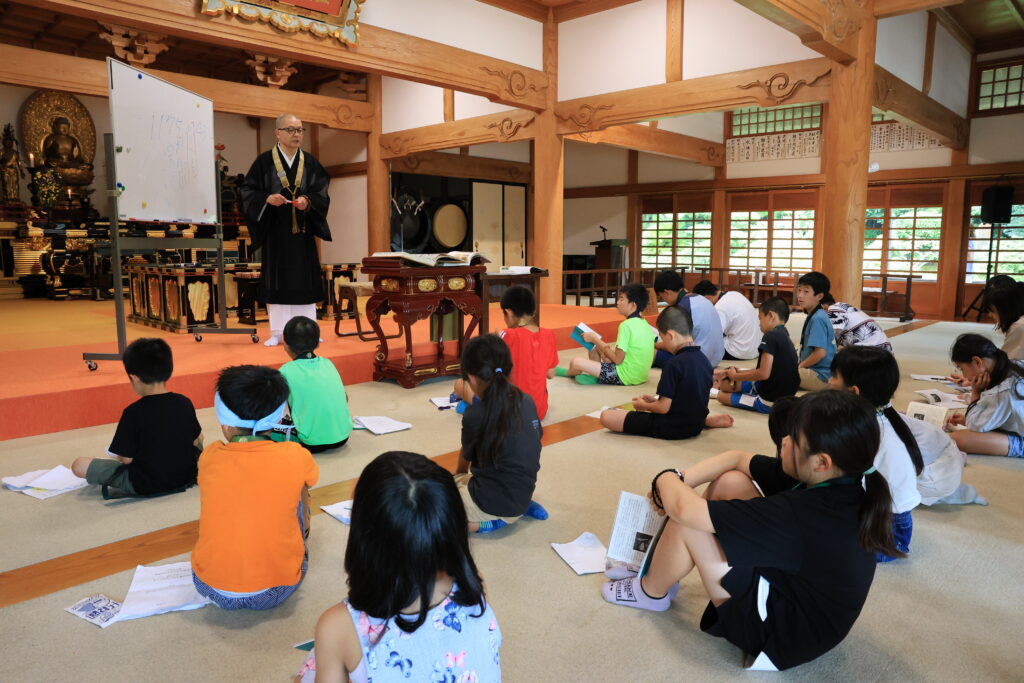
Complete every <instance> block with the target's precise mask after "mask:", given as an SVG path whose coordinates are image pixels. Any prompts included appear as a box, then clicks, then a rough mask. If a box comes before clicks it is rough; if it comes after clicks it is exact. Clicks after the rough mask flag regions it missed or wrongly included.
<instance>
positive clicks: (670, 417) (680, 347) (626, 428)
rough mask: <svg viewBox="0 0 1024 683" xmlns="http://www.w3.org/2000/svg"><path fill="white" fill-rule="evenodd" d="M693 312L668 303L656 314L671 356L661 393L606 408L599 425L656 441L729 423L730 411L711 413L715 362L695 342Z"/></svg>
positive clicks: (659, 386)
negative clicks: (622, 407) (630, 406)
mask: <svg viewBox="0 0 1024 683" xmlns="http://www.w3.org/2000/svg"><path fill="white" fill-rule="evenodd" d="M691 325H692V322H691V319H690V313H689V311H687V310H685V309H683V308H679V307H678V306H669V307H668V308H666V309H665V310H663V311H662V312H661V314H660V315H658V332H659V334H661V343H662V345H663V348H664V349H665V350H667V351H668V352H669V353H671V354H672V356H671V360H670V361H669V362H668V363H667V364H666V365H665V367H664V368H663V369H662V371H661V380H660V381H659V382H658V396H650V395H646V394H645V395H644V396H639V397H637V398H634V399H633V407H634V408H636V410H629V411H627V410H620V409H613V410H605V411H604V412H602V413H601V424H603V425H604V426H605V427H607V428H608V429H610V430H612V431H613V432H624V433H626V434H635V435H637V436H653V437H655V438H656V439H689V438H690V437H692V436H697V435H698V434H700V432H701V430H702V429H704V427H729V426H732V418H731V417H729V416H728V415H711V416H709V415H708V396H709V393H710V391H711V363H709V362H708V359H707V358H705V357H704V354H703V353H701V352H700V347H698V346H695V345H694V344H693V337H692V336H691V335H692V328H691Z"/></svg>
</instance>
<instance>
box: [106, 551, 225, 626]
mask: <svg viewBox="0 0 1024 683" xmlns="http://www.w3.org/2000/svg"><path fill="white" fill-rule="evenodd" d="M209 604H210V599H209V598H207V597H205V596H202V595H200V594H199V591H197V590H196V586H195V583H193V581H192V563H191V562H188V561H186V562H173V563H171V564H162V565H157V566H155V567H145V566H143V565H141V564H140V565H138V566H136V567H135V574H134V575H133V576H132V585H131V586H130V587H129V588H128V595H126V596H125V598H124V602H122V603H121V611H120V612H118V613H117V616H116V617H115V618H114V619H111V620H110V621H109V622H107V623H106V624H103V627H104V628H106V627H107V626H109V625H110V624H113V623H114V622H117V621H128V620H129V619H141V618H143V617H151V616H154V615H156V614H164V613H165V612H176V611H178V610H192V609H199V608H200V607H205V606H206V605H209Z"/></svg>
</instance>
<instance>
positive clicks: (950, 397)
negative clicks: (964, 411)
mask: <svg viewBox="0 0 1024 683" xmlns="http://www.w3.org/2000/svg"><path fill="white" fill-rule="evenodd" d="M914 393H915V394H919V395H920V396H923V397H924V400H923V402H924V403H934V404H936V405H948V406H949V407H953V408H962V407H963V404H964V399H963V397H962V396H961V395H960V394H950V393H947V392H945V391H939V390H938V389H918V390H916V391H915V392H914Z"/></svg>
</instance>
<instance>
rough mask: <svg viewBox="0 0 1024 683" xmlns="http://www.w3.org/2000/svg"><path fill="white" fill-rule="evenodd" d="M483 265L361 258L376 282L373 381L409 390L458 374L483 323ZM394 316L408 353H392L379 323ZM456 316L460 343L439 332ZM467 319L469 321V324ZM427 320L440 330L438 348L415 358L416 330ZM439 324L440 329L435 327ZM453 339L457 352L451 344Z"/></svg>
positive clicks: (370, 316)
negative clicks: (464, 350)
mask: <svg viewBox="0 0 1024 683" xmlns="http://www.w3.org/2000/svg"><path fill="white" fill-rule="evenodd" d="M486 269H487V268H486V266H485V265H484V264H483V263H480V264H479V265H468V266H442V267H427V266H412V265H408V264H407V263H406V262H404V261H402V259H400V258H391V257H374V256H369V257H367V258H364V259H363V268H362V272H363V273H365V274H367V275H369V276H370V277H372V278H373V295H372V296H371V297H370V299H369V300H368V301H367V302H366V319H367V322H368V323H369V324H370V327H371V328H372V329H373V331H374V333H375V334H376V335H377V352H376V354H375V356H374V369H373V379H374V380H375V381H380V380H382V379H385V378H390V379H394V380H397V381H398V383H399V384H400V385H402V386H403V387H405V388H407V389H410V388H412V387H414V386H416V385H417V384H419V383H420V382H422V381H423V380H425V379H430V378H432V377H442V376H445V375H459V374H460V368H461V365H460V360H459V359H460V358H461V357H462V348H463V346H464V345H465V342H466V341H468V340H469V338H470V337H472V336H473V333H474V331H475V330H476V328H477V326H478V325H479V324H480V316H481V314H482V311H483V303H482V302H481V299H480V295H479V294H478V293H477V282H478V279H479V278H480V276H481V275H482V274H483V272H484V271H485V270H486ZM389 312H391V313H393V314H394V317H395V321H396V322H397V323H398V326H399V328H400V329H401V330H402V333H403V334H402V337H403V338H404V339H405V353H404V354H402V353H401V352H400V351H399V353H397V354H393V353H392V352H391V349H389V347H388V336H387V335H385V334H384V330H383V329H382V328H381V322H380V319H381V317H382V316H384V315H386V314H387V313H389ZM449 313H454V314H455V316H456V325H455V329H457V330H460V331H461V334H460V335H459V337H458V338H457V339H450V340H446V339H445V338H444V334H443V333H442V332H441V330H442V328H443V325H442V318H443V317H444V316H445V315H447V314H449ZM465 316H469V317H470V321H469V324H468V325H466V324H465ZM420 320H429V324H430V325H431V329H432V331H436V342H435V349H434V351H433V352H432V353H430V354H429V355H425V356H414V355H413V352H412V348H413V342H412V339H413V335H412V329H411V328H412V326H413V325H414V324H415V323H417V322H418V321H420ZM435 326H436V327H435ZM452 341H454V342H455V344H454V349H452V348H451V346H452V345H451V344H448V345H447V348H446V343H447V342H452Z"/></svg>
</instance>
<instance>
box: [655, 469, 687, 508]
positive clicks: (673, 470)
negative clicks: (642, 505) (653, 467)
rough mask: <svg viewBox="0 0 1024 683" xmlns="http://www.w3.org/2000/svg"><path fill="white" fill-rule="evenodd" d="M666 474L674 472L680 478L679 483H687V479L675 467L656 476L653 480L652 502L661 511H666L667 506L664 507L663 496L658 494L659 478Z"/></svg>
mask: <svg viewBox="0 0 1024 683" xmlns="http://www.w3.org/2000/svg"><path fill="white" fill-rule="evenodd" d="M666 472H674V473H675V475H676V476H677V477H679V481H683V482H685V481H686V479H685V478H684V477H683V473H682V472H680V471H679V470H678V469H677V468H675V467H670V468H668V469H666V470H662V471H661V472H658V473H657V474H656V475H654V479H652V480H651V502H653V503H654V504H655V505H656V506H657V507H658V509H659V510H664V509H665V506H664V505H662V503H661V494H660V493H658V478H659V477H661V475H663V474H665V473H666Z"/></svg>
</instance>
